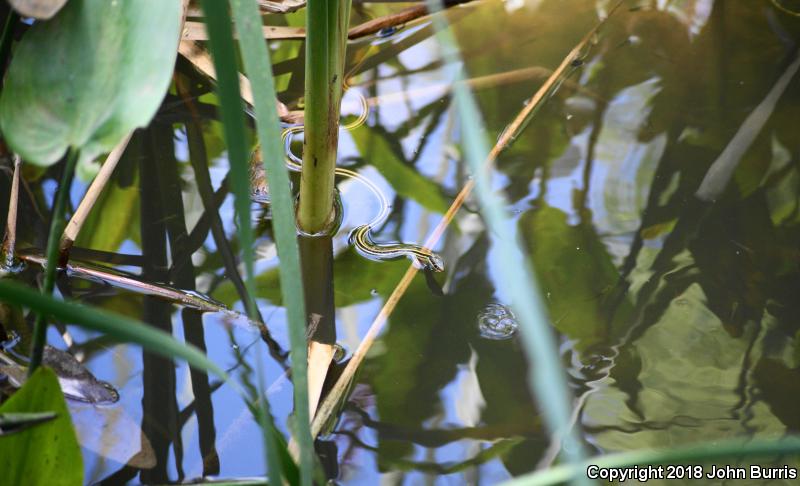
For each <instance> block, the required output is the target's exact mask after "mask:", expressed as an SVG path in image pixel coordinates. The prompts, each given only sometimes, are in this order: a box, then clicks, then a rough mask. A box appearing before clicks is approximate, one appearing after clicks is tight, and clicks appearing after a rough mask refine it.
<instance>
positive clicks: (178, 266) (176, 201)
mask: <svg viewBox="0 0 800 486" xmlns="http://www.w3.org/2000/svg"><path fill="white" fill-rule="evenodd" d="M152 137H153V140H154V142H155V143H154V148H156V149H157V150H156V151H155V153H154V154H153V155H155V156H156V157H155V158H156V159H157V160H156V165H157V167H158V178H157V181H158V184H159V186H160V191H159V193H160V195H161V205H162V208H163V210H164V212H165V220H164V224H165V226H166V230H167V236H168V237H169V250H170V255H171V256H172V262H173V264H172V268H171V269H170V280H171V281H172V282H173V283H174V284H175V285H177V286H178V287H180V288H183V289H186V290H189V291H194V290H195V269H194V265H193V263H192V259H191V257H192V251H191V250H189V249H188V248H186V246H187V243H188V241H187V240H188V235H187V233H186V221H185V218H184V214H185V210H184V207H183V198H182V189H181V181H180V178H179V177H178V161H177V160H176V159H175V149H174V142H173V140H172V133H171V131H169V130H166V129H161V130H157V131H153V132H152ZM181 317H182V319H183V334H184V336H185V338H186V341H187V342H188V343H190V344H193V345H195V346H197V348H199V349H200V350H201V351H203V353H205V352H206V343H205V335H204V332H203V318H202V315H201V314H200V313H199V312H198V311H196V310H193V309H183V310H182V311H181ZM189 377H190V380H191V383H192V392H193V394H194V397H195V402H196V404H197V428H198V440H199V446H200V452H201V454H202V457H203V475H204V476H209V475H216V474H219V470H220V466H219V456H218V454H217V451H216V448H215V446H214V443H215V441H216V431H215V430H214V409H213V405H212V403H211V392H210V388H209V384H208V374H207V373H205V372H204V371H201V370H198V369H195V368H192V367H190V368H189Z"/></svg>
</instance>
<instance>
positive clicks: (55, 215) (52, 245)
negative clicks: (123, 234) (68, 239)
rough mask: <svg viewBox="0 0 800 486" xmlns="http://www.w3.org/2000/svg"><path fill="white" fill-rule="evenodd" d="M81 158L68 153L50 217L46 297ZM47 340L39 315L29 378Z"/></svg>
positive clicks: (71, 151)
mask: <svg viewBox="0 0 800 486" xmlns="http://www.w3.org/2000/svg"><path fill="white" fill-rule="evenodd" d="M79 157H80V153H79V152H78V151H77V150H75V149H69V151H68V152H67V160H66V163H65V164H64V167H63V169H62V170H63V172H62V174H61V183H60V184H59V185H58V192H57V193H56V196H55V200H54V202H53V212H52V214H51V216H50V231H49V233H48V235H47V250H46V252H45V258H46V262H47V265H46V267H45V269H44V286H43V288H42V293H43V294H44V295H50V294H52V293H53V288H54V287H55V282H56V263H57V261H58V239H59V236H60V235H61V231H62V230H63V227H64V211H65V210H66V206H67V198H68V197H69V193H70V188H71V187H72V176H73V175H74V174H75V165H76V164H77V163H78V158H79ZM46 340H47V322H46V316H45V315H44V314H42V313H37V315H36V322H35V323H34V326H33V349H32V351H31V362H30V366H29V368H28V376H30V375H31V374H32V373H33V372H34V371H36V368H38V367H39V364H41V362H42V351H43V350H44V344H45V341H46Z"/></svg>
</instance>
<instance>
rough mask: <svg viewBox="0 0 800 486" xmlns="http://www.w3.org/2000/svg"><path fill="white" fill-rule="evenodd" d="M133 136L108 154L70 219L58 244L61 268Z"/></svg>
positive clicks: (123, 140) (121, 141) (126, 138)
mask: <svg viewBox="0 0 800 486" xmlns="http://www.w3.org/2000/svg"><path fill="white" fill-rule="evenodd" d="M132 135H133V132H131V133H129V134H128V135H126V136H125V137H124V138H123V139H122V140H120V142H119V143H118V144H117V146H116V147H114V150H112V151H111V153H110V154H108V157H106V160H105V162H104V163H103V165H102V166H101V167H100V171H99V172H98V173H97V176H95V178H94V180H93V181H92V183H91V185H89V189H87V190H86V194H85V195H84V196H83V199H82V200H81V202H80V204H79V205H78V209H76V210H75V214H73V215H72V218H70V220H69V222H68V223H67V227H66V228H64V233H63V234H62V235H61V241H60V242H59V244H58V251H59V257H58V261H59V266H64V265H65V264H66V263H67V261H69V251H70V250H71V249H72V245H73V244H74V243H75V240H77V239H78V234H80V232H81V228H83V224H84V223H85V222H86V218H88V217H89V213H90V212H91V211H92V208H93V207H94V205H95V203H96V202H97V199H98V198H99V197H100V194H101V193H102V192H103V189H105V187H106V184H108V181H109V180H110V179H111V175H112V174H113V173H114V169H116V167H117V163H118V162H119V159H120V158H121V157H122V154H123V153H124V152H125V149H126V148H127V147H128V142H130V140H131V136H132Z"/></svg>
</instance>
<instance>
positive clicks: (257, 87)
mask: <svg viewBox="0 0 800 486" xmlns="http://www.w3.org/2000/svg"><path fill="white" fill-rule="evenodd" d="M207 3H209V2H205V3H204V5H206V4H207ZM231 6H232V8H233V13H234V16H235V18H236V29H237V31H238V33H239V39H240V41H239V46H240V49H241V52H242V57H243V59H244V65H245V69H246V71H247V75H248V76H249V77H250V80H251V82H252V85H253V101H254V104H255V107H254V108H255V112H256V117H257V121H258V123H257V124H256V129H257V131H258V138H259V139H260V140H261V145H260V148H259V150H261V160H263V161H264V169H265V170H266V172H267V177H268V178H269V185H270V196H271V199H272V203H271V205H272V208H271V209H272V218H273V230H274V234H275V241H276V245H277V248H278V257H279V258H280V267H279V269H278V271H279V274H280V279H281V295H282V297H283V300H284V302H285V307H286V313H287V317H288V321H289V322H288V324H289V342H290V345H291V359H292V380H293V382H294V405H295V419H296V421H295V423H296V424H297V426H296V429H295V437H296V439H297V444H298V446H299V450H300V483H301V484H309V485H310V484H311V477H312V473H313V454H314V450H313V442H312V438H311V429H310V426H309V422H310V417H309V410H308V374H307V365H308V361H307V360H308V358H307V346H308V343H307V341H306V310H305V298H304V294H303V282H302V272H301V268H300V252H299V248H298V245H297V236H296V234H297V228H296V225H295V211H294V201H293V198H292V194H291V186H290V183H289V173H288V172H287V169H286V166H285V164H284V153H283V147H282V144H281V139H280V128H279V127H280V125H279V121H278V116H277V110H276V106H275V99H276V98H275V81H274V79H273V78H272V67H271V66H270V59H269V51H268V50H267V48H266V44H265V43H264V39H263V34H262V21H261V15H260V13H259V10H258V6H257V5H256V2H255V0H233V1H232V2H231ZM269 449H270V456H269V457H268V459H269V463H270V464H269V466H270V471H269V472H270V475H271V476H272V475H274V474H275V472H274V470H275V468H276V466H277V464H278V463H279V459H278V458H277V457H276V456H275V453H276V452H277V451H276V449H280V447H279V446H278V445H277V444H273V446H272V447H270V448H269ZM287 479H288V478H287ZM271 482H275V480H274V478H273V477H271Z"/></svg>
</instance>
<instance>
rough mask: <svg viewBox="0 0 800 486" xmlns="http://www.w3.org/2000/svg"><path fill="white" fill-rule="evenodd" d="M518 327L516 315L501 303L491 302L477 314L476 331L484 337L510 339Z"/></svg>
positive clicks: (497, 339)
mask: <svg viewBox="0 0 800 486" xmlns="http://www.w3.org/2000/svg"><path fill="white" fill-rule="evenodd" d="M518 328H519V323H517V317H516V316H515V315H514V313H513V312H511V309H509V308H508V307H506V306H504V305H503V304H498V303H491V304H489V305H487V306H486V307H485V308H484V309H483V310H482V311H481V312H480V313H479V314H478V332H480V335H481V336H482V337H484V338H486V339H493V340H495V341H500V340H503V339H510V338H511V337H513V336H514V334H516V333H517V329H518Z"/></svg>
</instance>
